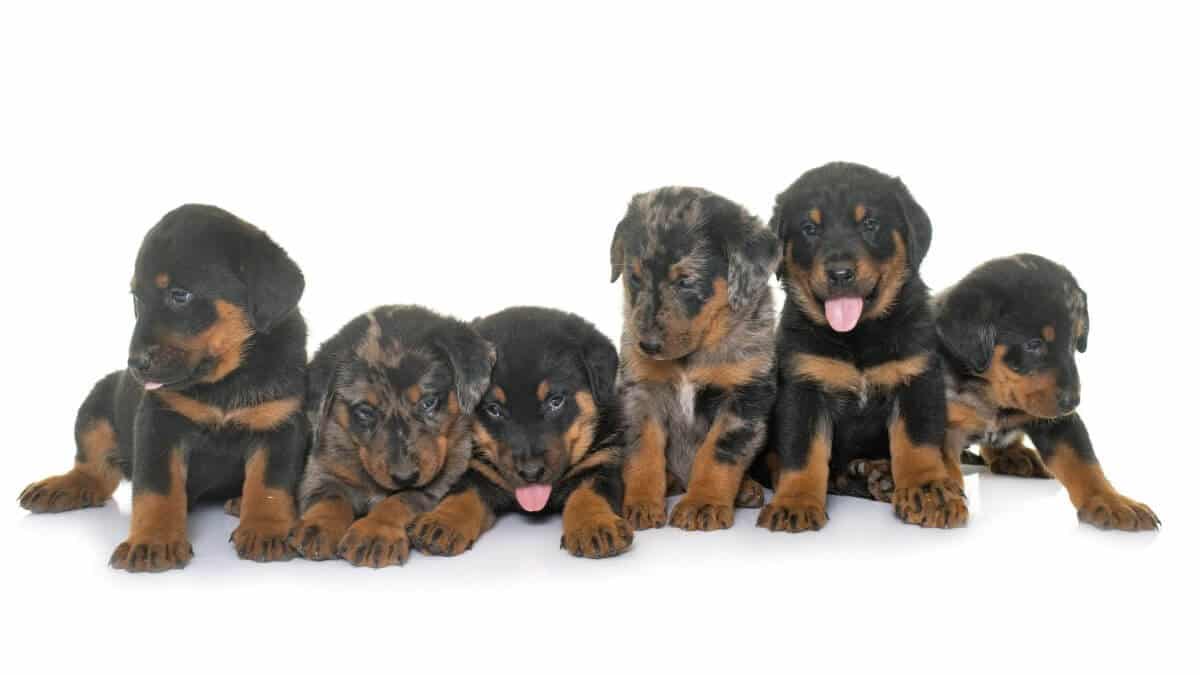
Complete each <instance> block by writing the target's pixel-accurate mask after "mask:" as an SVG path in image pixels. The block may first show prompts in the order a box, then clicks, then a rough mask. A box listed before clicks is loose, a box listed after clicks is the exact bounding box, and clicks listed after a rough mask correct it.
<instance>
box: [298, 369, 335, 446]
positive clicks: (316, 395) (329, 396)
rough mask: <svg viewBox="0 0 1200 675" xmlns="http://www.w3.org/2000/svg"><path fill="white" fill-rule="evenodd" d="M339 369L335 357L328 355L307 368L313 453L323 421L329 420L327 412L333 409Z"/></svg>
mask: <svg viewBox="0 0 1200 675" xmlns="http://www.w3.org/2000/svg"><path fill="white" fill-rule="evenodd" d="M339 368H340V365H339V362H338V359H337V356H336V355H329V356H328V358H323V359H320V360H318V361H313V362H312V364H311V365H310V366H309V367H308V374H307V375H308V387H307V393H306V397H307V399H308V424H309V432H310V434H311V438H312V444H311V445H310V447H311V448H312V449H313V450H314V451H315V450H317V448H319V447H320V443H321V429H322V428H323V427H324V426H325V420H327V419H329V411H330V410H331V409H332V408H333V401H334V398H335V395H334V391H335V389H336V388H337V376H338V370H339Z"/></svg>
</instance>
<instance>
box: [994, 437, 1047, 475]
mask: <svg viewBox="0 0 1200 675" xmlns="http://www.w3.org/2000/svg"><path fill="white" fill-rule="evenodd" d="M984 457H985V458H986V459H987V464H988V470H989V471H991V472H992V473H995V474H1001V475H1005V476H1020V477H1022V478H1052V477H1053V476H1051V475H1050V472H1049V471H1046V468H1045V466H1044V465H1043V464H1042V458H1041V456H1040V455H1038V453H1037V451H1036V450H1032V449H1030V448H1027V447H1025V446H1024V445H1021V444H1020V443H1018V444H1016V445H1010V446H1008V447H1007V448H988V449H987V450H986V451H985V452H984Z"/></svg>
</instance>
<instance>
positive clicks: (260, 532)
mask: <svg viewBox="0 0 1200 675" xmlns="http://www.w3.org/2000/svg"><path fill="white" fill-rule="evenodd" d="M291 529H292V524H291V523H290V522H288V521H285V520H268V519H258V518H255V519H249V518H242V520H241V522H240V523H238V526H237V529H236V530H234V531H233V534H231V535H229V541H231V542H233V548H234V550H235V551H237V554H238V557H239V558H241V559H243V560H253V561H255V562H276V561H279V560H291V559H292V558H293V557H295V551H293V550H292V547H291V546H289V545H288V534H289V533H290V532H291Z"/></svg>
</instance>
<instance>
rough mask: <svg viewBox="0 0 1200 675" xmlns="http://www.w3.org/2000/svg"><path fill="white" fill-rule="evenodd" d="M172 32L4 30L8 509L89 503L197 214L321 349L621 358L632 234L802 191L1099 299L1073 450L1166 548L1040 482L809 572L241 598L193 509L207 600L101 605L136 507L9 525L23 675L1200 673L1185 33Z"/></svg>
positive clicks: (829, 554) (440, 15)
mask: <svg viewBox="0 0 1200 675" xmlns="http://www.w3.org/2000/svg"><path fill="white" fill-rule="evenodd" d="M167 4H168V3H148V4H146V5H142V6H114V5H112V4H111V3H89V4H87V5H84V6H65V5H60V4H59V3H52V2H42V3H37V4H36V5H35V4H34V3H26V5H27V7H26V8H24V9H17V8H14V7H13V6H11V5H7V4H6V5H5V6H4V9H3V10H2V11H0V87H2V90H0V91H2V94H0V95H2V96H3V102H2V103H0V192H2V198H0V223H2V227H3V232H4V239H5V244H4V249H3V250H4V259H3V264H2V265H0V288H2V289H3V290H2V291H0V292H2V293H3V306H4V322H3V323H4V325H3V329H2V330H0V341H2V342H0V347H2V348H3V354H4V366H5V368H4V370H5V375H6V383H5V386H4V387H3V388H2V389H0V397H2V398H0V401H2V406H0V410H3V412H2V413H0V415H3V422H4V424H3V428H4V442H5V447H4V459H5V467H4V471H3V472H2V473H0V476H2V477H0V495H2V494H8V495H9V496H10V498H15V497H16V495H17V494H18V492H19V491H20V489H21V488H22V487H24V486H25V484H26V483H28V482H30V481H32V480H34V479H39V478H42V477H44V476H46V475H49V474H51V473H58V472H61V471H64V470H66V469H67V468H69V467H70V463H71V457H72V453H73V447H72V437H71V429H72V422H73V418H74V414H75V409H76V407H77V405H78V404H79V402H80V401H81V400H82V397H83V396H84V395H85V394H86V392H87V391H88V389H89V387H90V386H91V384H92V383H93V381H94V380H95V379H97V378H98V377H99V376H100V375H102V374H104V373H105V372H108V371H109V370H113V369H116V368H119V367H121V365H122V364H123V363H124V360H125V347H126V344H127V340H128V333H129V329H130V327H131V326H132V310H131V307H130V301H129V298H128V295H127V288H128V281H129V278H130V274H131V272H132V267H133V260H134V254H135V251H136V249H137V246H138V244H139V242H140V240H141V237H142V235H143V234H144V232H145V230H146V229H147V228H149V227H150V226H151V225H152V224H153V223H154V222H155V221H156V220H157V219H158V218H159V217H160V216H161V215H162V214H163V213H164V212H166V211H167V210H169V209H171V208H173V207H174V206H176V205H178V204H180V203H184V202H193V201H199V202H209V203H214V204H218V205H221V206H223V207H225V208H228V209H230V210H232V211H234V212H235V213H237V214H239V215H241V216H242V217H244V218H246V219H247V220H249V221H251V222H253V223H256V224H258V225H260V226H262V227H264V228H266V229H267V230H269V231H270V233H271V234H272V235H273V236H274V237H275V238H276V240H277V241H279V242H280V243H282V244H283V245H284V246H285V247H286V248H288V250H289V251H290V252H291V253H292V255H293V256H294V257H295V259H296V260H297V261H299V262H300V264H301V266H302V267H303V268H304V270H305V272H306V274H307V277H308V281H309V285H308V291H307V293H306V295H305V297H304V300H303V303H302V306H303V308H304V312H305V314H306V315H307V317H308V319H309V325H310V328H311V331H312V340H311V342H310V348H312V349H315V347H316V345H317V344H318V342H319V340H321V339H322V338H324V337H326V336H328V335H330V334H331V333H332V332H333V331H334V330H336V329H337V328H338V327H339V326H341V325H342V324H343V323H344V322H345V321H347V320H348V319H350V318H351V317H353V316H354V315H356V314H358V313H360V312H362V311H364V310H366V309H368V308H370V307H372V306H373V305H376V304H381V303H424V304H427V305H430V306H432V307H434V308H437V309H439V310H442V311H445V312H449V313H453V314H455V315H458V316H460V317H464V318H471V317H474V316H478V315H480V314H484V313H489V312H492V311H495V310H498V309H501V308H503V307H505V306H507V305H511V304H545V305H551V306H555V307H560V308H565V309H570V310H572V311H575V312H577V313H579V314H582V315H583V316H585V317H587V318H589V319H591V320H593V321H595V322H596V323H597V324H598V325H599V326H600V327H601V328H602V329H604V330H605V331H606V332H607V333H608V334H609V335H611V336H613V337H614V338H615V337H616V336H617V332H618V330H619V303H620V300H619V296H620V292H619V290H618V288H617V287H616V286H611V285H609V284H608V274H609V268H608V245H609V240H610V237H611V233H612V228H613V226H614V225H615V224H616V222H617V220H618V219H619V218H620V217H621V215H622V213H623V211H624V208H625V204H626V203H627V200H628V198H629V197H630V195H631V194H633V193H634V192H636V191H641V190H646V189H649V188H653V187H657V186H660V185H664V184H692V185H702V186H705V187H708V188H710V189H712V190H714V191H716V192H718V193H721V194H723V195H725V196H728V197H730V198H732V199H734V200H736V201H739V202H741V203H743V204H745V205H746V206H747V207H749V208H750V209H751V210H752V211H754V212H756V213H758V214H759V215H760V216H762V217H763V219H764V220H765V219H766V218H767V217H769V215H770V209H771V205H772V201H773V198H774V195H775V194H776V193H777V192H779V191H780V190H782V189H783V188H784V187H785V186H786V185H787V184H788V183H790V182H791V181H792V180H793V179H794V178H795V177H796V176H798V175H799V174H800V172H802V171H803V170H805V169H807V168H810V167H813V166H816V165H818V164H821V163H824V162H826V161H830V160H838V159H845V160H853V161H859V162H864V163H867V164H870V165H872V166H875V167H877V168H879V169H881V170H884V171H886V172H889V173H895V174H898V175H900V176H902V177H903V178H904V180H905V181H906V182H907V183H908V185H909V187H910V188H911V189H912V191H913V193H914V194H915V196H916V197H917V199H918V200H919V201H921V202H922V203H923V204H924V206H925V207H926V209H927V210H928V212H929V213H930V215H931V217H932V219H933V222H934V240H933V247H932V250H931V252H930V256H929V258H928V260H927V262H926V264H925V268H924V275H925V278H926V279H927V280H928V281H929V283H930V284H931V285H932V286H934V287H941V286H944V285H946V284H949V283H951V282H953V281H955V280H956V279H958V278H959V277H960V276H961V275H963V274H964V273H966V272H967V271H968V270H969V269H970V268H971V267H972V266H973V265H975V264H976V263H978V262H981V261H982V260H984V259H986V258H989V257H993V256H997V255H1002V254H1009V253H1013V252H1018V251H1026V250H1028V251H1036V252H1038V253H1042V254H1044V255H1047V256H1049V257H1052V258H1055V259H1057V260H1059V261H1061V262H1063V263H1065V264H1067V265H1068V266H1069V267H1070V268H1071V269H1073V270H1074V271H1075V273H1076V275H1077V276H1078V278H1079V279H1080V281H1081V282H1082V284H1083V286H1084V287H1085V288H1086V289H1087V290H1088V292H1089V297H1090V298H1091V316H1092V326H1093V332H1092V336H1091V341H1090V349H1089V351H1088V353H1087V354H1086V355H1084V356H1082V358H1081V362H1080V366H1081V369H1082V373H1083V377H1084V386H1085V389H1084V392H1085V395H1084V404H1083V407H1082V413H1083V415H1084V417H1085V419H1086V420H1087V421H1088V424H1089V426H1090V428H1091V431H1092V436H1093V439H1094V441H1095V445H1096V449H1097V452H1098V453H1099V455H1100V457H1101V459H1102V460H1103V465H1104V467H1105V469H1106V470H1107V472H1108V474H1109V476H1110V477H1111V478H1112V480H1113V482H1114V483H1115V485H1116V486H1117V487H1118V488H1119V489H1121V490H1122V491H1124V492H1126V493H1127V494H1129V495H1131V496H1133V497H1135V498H1137V499H1140V500H1143V501H1146V502H1147V503H1149V504H1150V505H1151V506H1152V507H1154V508H1155V509H1156V510H1157V512H1158V513H1159V515H1160V516H1161V517H1162V518H1163V521H1164V523H1165V524H1164V527H1163V529H1162V530H1161V531H1160V532H1159V533H1157V534H1137V535H1131V534H1124V533H1111V532H1100V531H1097V530H1093V529H1089V528H1087V527H1083V526H1080V525H1078V524H1077V523H1076V521H1075V515H1074V512H1073V509H1072V507H1071V505H1070V503H1069V502H1068V500H1067V497H1066V493H1065V492H1064V491H1063V490H1062V489H1061V488H1060V487H1059V486H1058V485H1057V484H1056V483H1053V482H1050V481H1031V480H1019V479H1011V478H1002V477H993V476H985V477H979V476H972V477H970V478H969V479H968V494H969V498H970V505H971V510H972V517H971V523H970V526H969V527H968V528H966V529H963V530H957V531H922V530H920V529H918V528H914V527H911V526H906V525H902V524H901V523H899V522H898V521H897V520H895V518H894V517H893V516H892V515H891V513H890V510H889V509H888V507H886V506H883V505H879V504H873V503H868V502H864V501H858V500H848V499H839V498H834V499H833V500H832V502H831V504H830V507H829V511H830V515H831V517H832V520H831V522H830V524H829V525H828V526H827V527H826V529H825V530H824V531H822V532H820V533H815V534H814V533H809V534H800V535H787V534H771V533H768V532H766V531H764V530H760V529H756V528H755V527H754V514H753V513H752V512H748V511H740V512H739V513H738V519H737V524H736V526H735V527H734V528H733V530H731V531H727V532H721V533H714V534H685V533H682V532H680V531H677V530H671V529H664V530H659V531H651V532H645V533H640V534H639V535H638V536H637V538H636V543H635V546H634V549H633V550H632V552H630V553H629V554H627V555H625V556H623V557H620V558H617V559H612V560H606V561H599V562H596V561H586V560H576V559H573V558H571V557H570V556H568V555H566V554H565V553H563V552H561V551H559V550H558V537H559V521H558V520H557V519H549V520H546V521H544V522H533V521H530V520H529V519H527V518H523V517H521V516H510V517H506V518H503V519H502V520H501V522H500V524H499V526H498V527H497V528H496V529H495V530H494V531H493V532H492V533H490V534H488V535H487V536H486V537H485V538H484V539H483V540H482V541H481V542H480V543H479V544H478V545H477V546H476V548H475V550H473V551H471V552H470V553H468V554H467V555H465V556H463V557H461V558H458V559H453V560H445V559H433V558H428V557H424V556H421V555H419V554H418V555H415V556H414V557H413V559H412V560H410V562H409V564H408V565H407V566H405V567H403V568H398V569H389V570H386V571H382V572H371V571H366V570H356V569H353V568H351V567H350V566H349V565H348V564H344V563H341V562H329V563H323V564H316V563H310V562H305V561H294V562H290V563H284V564H272V565H258V564H254V563H248V562H241V561H238V560H237V559H236V558H235V556H234V553H233V550H232V548H231V546H230V545H229V544H228V543H226V537H227V536H228V533H229V532H230V531H231V530H232V529H233V527H234V525H235V523H234V521H233V519H231V518H228V517H226V516H224V515H223V514H221V513H220V512H219V510H218V509H207V510H202V511H200V512H199V513H197V514H195V515H194V517H193V518H192V521H191V532H192V538H193V541H194V544H195V549H196V553H197V555H196V558H195V560H194V561H193V562H192V564H191V566H190V567H188V569H187V570H186V571H183V572H171V573H168V574H163V575H157V576H135V575H129V574H126V573H123V572H114V571H111V570H109V569H107V568H106V567H105V563H106V561H107V560H108V556H109V553H110V552H111V550H112V549H113V547H115V546H116V544H118V543H119V542H120V541H121V540H122V539H123V538H124V536H125V533H126V529H127V522H128V509H129V489H128V485H125V486H123V487H122V489H121V490H120V491H119V492H118V494H117V499H116V503H115V504H113V503H110V504H109V505H107V506H106V507H104V508H101V509H92V510H87V511H84V512H76V513H70V514H63V515H54V516H30V515H27V514H26V513H25V512H24V511H22V510H21V509H19V508H18V507H17V505H16V504H15V502H12V503H11V506H10V507H8V511H7V515H5V516H4V517H3V518H0V526H2V527H3V528H4V529H3V541H4V543H5V551H4V553H3V555H2V556H0V560H3V562H0V570H2V575H0V580H2V581H0V583H2V584H3V588H2V589H0V591H2V595H0V597H3V603H4V604H3V614H2V616H3V617H4V619H5V622H6V625H7V629H6V630H5V631H4V634H5V637H6V640H5V643H6V646H5V647H4V648H3V649H0V664H3V665H4V666H5V667H4V668H3V669H4V670H5V671H7V672H16V671H15V670H13V668H11V667H10V666H12V667H21V668H22V669H36V670H40V671H43V672H69V671H71V670H73V669H76V668H82V669H83V671H82V672H89V673H91V672H113V671H120V672H131V671H132V672H154V671H156V670H159V669H170V670H179V671H184V672H191V671H203V672H210V673H211V672H216V670H215V669H217V668H222V669H224V670H223V672H257V673H271V672H282V671H284V670H287V671H296V670H301V671H307V670H310V669H317V668H320V669H322V670H328V669H330V668H337V669H339V670H338V672H348V671H352V670H359V671H363V672H396V671H403V670H406V669H411V670H415V669H420V671H422V672H440V671H447V672H461V671H462V670H464V669H465V668H467V667H472V666H487V667H490V668H495V669H499V670H500V671H502V672H507V671H509V670H512V669H521V670H525V671H533V672H541V671H549V670H552V669H553V670H554V671H557V672H605V673H621V672H652V671H651V669H654V671H658V672H662V671H663V670H664V669H665V668H670V672H686V671H687V670H689V669H692V668H696V669H700V670H702V671H722V672H744V671H749V670H750V669H763V668H767V669H770V670H771V671H783V672H821V671H825V672H828V671H829V670H831V669H837V671H838V672H845V671H850V672H857V671H860V670H867V669H883V672H888V671H891V670H899V671H908V670H919V671H922V672H927V673H928V672H938V671H947V670H953V671H956V672H957V671H960V670H962V669H970V670H971V671H993V670H1009V669H1012V668H1023V669H1032V670H1034V671H1041V670H1050V669H1064V668H1070V669H1071V671H1072V672H1075V671H1076V670H1077V669H1079V670H1082V669H1085V668H1086V669H1095V668H1105V669H1108V668H1112V669H1121V670H1125V669H1129V668H1139V669H1141V670H1143V671H1146V670H1148V671H1150V672H1162V671H1167V670H1174V669H1180V670H1182V669H1184V668H1187V667H1188V666H1187V665H1186V664H1187V663H1188V662H1190V661H1191V660H1192V658H1191V657H1190V656H1183V654H1182V652H1183V648H1184V644H1183V640H1185V639H1193V640H1194V638H1193V637H1192V634H1193V633H1194V627H1195V608H1196V603H1197V600H1198V599H1200V598H1198V597H1197V583H1196V576H1195V574H1196V569H1197V560H1196V555H1195V542H1196V537H1197V518H1196V515H1197V514H1196V509H1195V506H1194V500H1195V499H1196V495H1195V488H1194V485H1195V482H1194V475H1195V472H1196V470H1197V469H1198V468H1200V467H1197V460H1196V441H1195V437H1194V435H1193V432H1192V429H1194V427H1195V424H1194V423H1193V421H1194V415H1195V403H1194V400H1195V399H1194V396H1195V394H1194V392H1195V384H1194V382H1195V378H1196V377H1197V373H1196V370H1195V367H1194V366H1193V363H1194V352H1195V349H1196V346H1195V344H1194V332H1193V328H1194V326H1195V318H1194V317H1195V308H1194V304H1195V301H1194V297H1195V294H1196V289H1195V283H1194V276H1195V266H1194V264H1193V263H1192V260H1193V256H1194V255H1195V253H1194V251H1195V249H1194V244H1193V243H1192V242H1193V241H1194V231H1195V227H1196V224H1197V222H1196V217H1195V213H1196V210H1195V208H1196V204H1195V201H1196V177H1197V176H1196V168H1195V164H1194V160H1195V157H1196V155H1197V149H1198V147H1197V139H1196V119H1197V112H1198V110H1197V105H1196V100H1195V91H1196V70H1195V63H1196V62H1197V61H1198V58H1200V55H1198V54H1197V49H1196V47H1195V39H1196V38H1195V26H1196V23H1195V21H1194V19H1192V18H1191V17H1187V16H1184V15H1183V14H1182V13H1180V12H1178V11H1175V10H1168V9H1161V8H1159V7H1158V6H1157V5H1156V4H1155V3H1147V2H1140V3H1136V5H1134V4H1133V3H1130V5H1129V6H1130V9H1108V8H1104V7H1102V6H1101V5H1103V4H1104V3H1086V4H1080V5H1078V6H1074V7H1070V6H1067V5H1062V6H1053V7H1052V6H1050V5H1049V3H1037V4H1036V5H1031V6H1029V7H1020V6H1018V5H1016V4H1014V3H1007V4H1005V5H1004V7H1005V9H1004V10H1003V11H1000V10H997V11H993V12H987V13H984V12H980V11H976V10H968V9H966V8H965V5H966V4H967V3H954V4H951V3H947V4H946V5H944V6H926V7H925V8H923V9H920V10H917V9H914V8H906V9H900V7H899V5H900V4H901V3H892V4H889V5H881V6H867V5H862V6H858V5H855V6H850V5H847V4H845V3H838V4H837V8H833V7H832V6H833V4H834V3H825V4H823V5H822V6H821V7H820V8H805V9H802V8H800V7H799V6H796V7H794V8H792V9H790V10H788V11H783V10H780V9H778V8H776V9H771V10H768V9H761V8H758V7H757V6H753V5H752V4H749V3H738V5H737V7H736V9H735V8H734V7H733V5H732V4H730V6H729V9H716V8H710V7H707V6H706V5H704V4H703V3H681V4H674V5H662V6H655V7H650V6H640V5H639V6H630V7H623V6H619V5H618V4H614V3H604V4H603V6H602V7H601V6H597V7H596V8H595V9H592V10H587V11H585V10H569V9H566V8H565V7H559V6H555V5H546V6H541V7H533V6H530V7H517V6H514V5H513V4H512V3H494V5H495V6H494V7H491V8H488V7H480V6H470V5H458V4H450V3H441V4H440V7H441V8H440V9H438V10H437V11H436V12H433V13H426V11H424V10H423V11H421V12H416V11H409V10H404V11H401V10H399V9H395V8H391V9H389V8H388V7H387V6H384V5H380V6H366V5H359V4H358V3H337V6H336V8H335V7H333V3H331V6H330V7H329V8H328V9H321V10H318V9H315V8H310V7H309V6H308V5H307V4H304V3H288V4H286V5H279V6H257V7H254V8H252V7H249V6H248V5H249V3H233V4H229V5H225V4H224V3H212V2H210V3H202V4H200V3H198V4H197V5H196V6H194V7H192V8H191V9H173V8H168V7H167ZM562 4H564V5H565V4H566V3H562ZM791 4H795V5H799V3H789V5H791ZM827 5H828V6H827ZM1181 5H1182V3H1181ZM1133 7H1136V9H1133ZM1189 63H1190V64H1192V65H1191V66H1188V65H1187V64H1189ZM1181 658H1182V659H1183V660H1179V659H1181Z"/></svg>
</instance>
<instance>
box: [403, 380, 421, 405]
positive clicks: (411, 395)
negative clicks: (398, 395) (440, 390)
mask: <svg viewBox="0 0 1200 675" xmlns="http://www.w3.org/2000/svg"><path fill="white" fill-rule="evenodd" d="M404 396H405V398H407V399H408V402H409V403H416V402H417V401H420V400H421V385H419V384H414V385H412V386H410V387H409V388H408V389H405V390H404Z"/></svg>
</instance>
